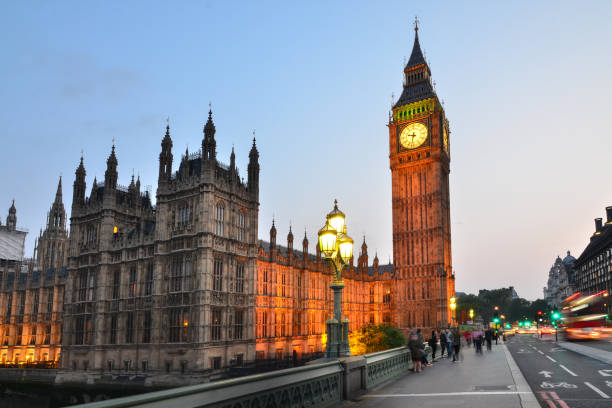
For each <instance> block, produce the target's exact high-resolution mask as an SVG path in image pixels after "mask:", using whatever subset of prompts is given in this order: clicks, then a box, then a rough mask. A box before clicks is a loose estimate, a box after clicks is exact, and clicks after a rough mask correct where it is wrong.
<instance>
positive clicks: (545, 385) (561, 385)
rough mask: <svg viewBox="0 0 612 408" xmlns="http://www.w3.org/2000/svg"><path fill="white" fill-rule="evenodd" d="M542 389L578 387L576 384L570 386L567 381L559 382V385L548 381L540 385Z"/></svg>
mask: <svg viewBox="0 0 612 408" xmlns="http://www.w3.org/2000/svg"><path fill="white" fill-rule="evenodd" d="M540 387H541V388H578V386H577V385H575V384H568V383H566V382H565V381H562V382H559V383H551V382H548V381H543V382H542V384H540Z"/></svg>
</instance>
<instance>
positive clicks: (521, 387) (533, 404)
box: [501, 344, 540, 408]
mask: <svg viewBox="0 0 612 408" xmlns="http://www.w3.org/2000/svg"><path fill="white" fill-rule="evenodd" d="M501 346H502V347H503V349H504V353H505V354H506V361H507V362H508V367H509V368H510V374H512V379H513V380H514V384H515V385H516V390H517V391H519V392H521V394H518V395H519V397H520V399H521V407H523V408H540V403H539V402H538V400H537V399H536V396H535V394H534V393H533V391H532V390H531V387H530V386H529V384H527V380H525V377H524V376H523V373H521V370H520V368H518V366H517V365H516V362H515V361H514V358H513V357H512V354H510V351H509V350H508V346H506V345H505V344H501Z"/></svg>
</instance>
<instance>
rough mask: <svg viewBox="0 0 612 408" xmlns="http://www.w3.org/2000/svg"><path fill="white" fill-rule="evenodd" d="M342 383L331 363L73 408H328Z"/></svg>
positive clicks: (338, 396)
mask: <svg viewBox="0 0 612 408" xmlns="http://www.w3.org/2000/svg"><path fill="white" fill-rule="evenodd" d="M342 381H343V368H342V364H341V363H340V361H331V362H327V363H321V364H314V365H311V366H303V367H297V368H289V369H286V370H278V371H273V372H270V373H265V374H256V375H250V376H246V377H241V378H235V379H231V380H225V381H218V382H212V383H206V384H198V385H192V386H187V387H179V388H174V389H169V390H164V391H156V392H151V393H147V394H140V395H133V396H130V397H123V398H117V399H111V400H106V401H99V402H93V403H89V404H82V405H77V406H76V407H83V408H84V407H87V408H125V407H130V408H135V407H138V408H140V407H142V408H144V407H147V408H158V407H159V408H161V407H181V408H189V407H206V408H209V407H210V408H249V407H269V406H272V407H303V406H307V407H327V406H330V405H333V404H335V403H338V402H340V401H342V394H343V384H342Z"/></svg>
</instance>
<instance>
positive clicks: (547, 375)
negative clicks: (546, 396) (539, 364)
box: [538, 370, 552, 378]
mask: <svg viewBox="0 0 612 408" xmlns="http://www.w3.org/2000/svg"><path fill="white" fill-rule="evenodd" d="M538 374H542V375H543V376H544V378H550V377H552V371H544V370H543V371H540V372H539V373H538Z"/></svg>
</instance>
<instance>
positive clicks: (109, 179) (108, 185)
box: [104, 144, 118, 195]
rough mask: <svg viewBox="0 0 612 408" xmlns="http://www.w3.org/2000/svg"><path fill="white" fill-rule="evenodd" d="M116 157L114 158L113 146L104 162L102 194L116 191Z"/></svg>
mask: <svg viewBox="0 0 612 408" xmlns="http://www.w3.org/2000/svg"><path fill="white" fill-rule="evenodd" d="M117 177H118V174H117V156H115V145H114V144H113V147H112V149H111V154H110V156H108V159H107V160H106V171H105V172H104V194H105V195H106V193H107V192H110V191H111V190H115V189H117Z"/></svg>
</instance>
